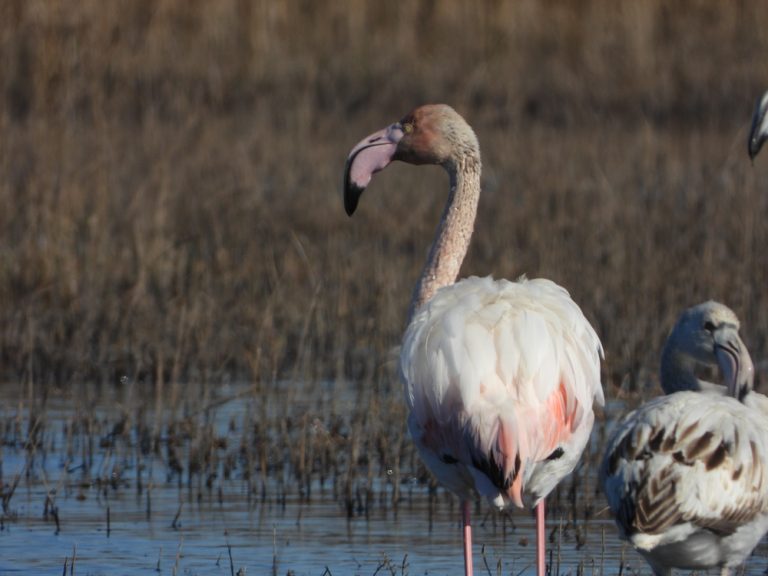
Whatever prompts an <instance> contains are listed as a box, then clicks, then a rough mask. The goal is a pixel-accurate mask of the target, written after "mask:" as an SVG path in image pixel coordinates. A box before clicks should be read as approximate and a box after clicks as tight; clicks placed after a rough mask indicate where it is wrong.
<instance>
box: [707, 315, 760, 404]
mask: <svg viewBox="0 0 768 576" xmlns="http://www.w3.org/2000/svg"><path fill="white" fill-rule="evenodd" d="M715 356H717V362H718V364H719V365H720V371H721V372H722V373H723V378H724V380H725V385H726V388H727V389H728V395H729V396H733V397H734V398H736V399H737V400H739V401H741V400H743V399H744V396H746V394H747V393H748V392H749V391H750V390H752V384H753V380H754V377H755V367H754V365H753V364H752V358H751V357H750V355H749V351H748V350H747V347H746V346H745V345H744V342H742V341H741V338H740V337H739V334H738V332H737V331H736V330H735V329H729V328H721V329H719V330H717V331H716V332H715Z"/></svg>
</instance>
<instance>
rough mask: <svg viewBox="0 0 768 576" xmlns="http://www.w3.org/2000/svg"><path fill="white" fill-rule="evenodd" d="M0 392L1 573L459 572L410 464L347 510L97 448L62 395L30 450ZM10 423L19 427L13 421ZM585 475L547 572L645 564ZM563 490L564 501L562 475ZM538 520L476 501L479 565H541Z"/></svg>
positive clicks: (455, 553) (326, 497) (283, 480)
mask: <svg viewBox="0 0 768 576" xmlns="http://www.w3.org/2000/svg"><path fill="white" fill-rule="evenodd" d="M228 392H229V393H230V394H231V397H232V398H233V399H232V400H231V401H223V402H220V403H218V404H217V409H216V411H215V414H214V415H213V417H212V418H213V421H212V424H213V427H214V428H216V429H217V430H218V431H219V432H220V433H222V434H224V435H228V436H229V438H230V442H233V443H235V442H237V439H238V438H237V437H238V432H237V427H235V429H234V430H233V429H232V426H231V424H229V423H231V422H232V419H233V417H237V415H238V414H240V413H241V412H243V411H244V410H247V409H249V406H248V405H247V403H245V402H244V401H243V400H241V399H239V398H241V396H240V394H239V393H237V391H236V390H235V391H234V393H233V390H231V389H230V390H229V391H228ZM0 399H1V400H2V404H1V406H2V414H0V416H2V417H3V446H2V484H3V491H4V493H5V494H6V495H7V494H8V493H9V488H10V486H11V485H12V484H13V483H14V481H15V480H16V479H17V478H18V484H17V487H16V490H15V492H14V493H13V495H12V497H11V498H10V499H9V500H8V502H7V507H6V508H5V509H4V510H3V512H2V529H0V575H2V574H20V573H24V574H61V573H62V572H63V569H64V566H65V562H66V564H67V566H70V567H71V565H72V562H73V558H74V564H75V570H74V573H76V574H79V575H84V574H92V575H101V574H104V575H117V574H158V573H161V574H224V575H228V574H236V573H238V571H239V570H242V572H241V573H243V574H276V575H277V574H279V575H287V574H293V575H296V576H298V575H316V576H320V575H323V574H332V575H337V576H338V575H346V574H350V575H358V574H359V575H361V576H367V575H373V574H387V575H391V574H398V575H404V574H411V575H416V574H455V573H459V572H461V568H462V555H461V529H460V525H459V522H458V506H457V503H456V501H455V500H454V499H453V498H452V497H451V496H449V495H447V494H445V493H444V492H442V491H438V492H437V494H436V495H433V498H431V499H430V495H429V491H428V489H427V488H426V487H424V486H423V485H419V484H418V483H417V482H416V481H415V479H413V478H410V479H409V476H408V473H407V471H406V472H404V474H403V476H404V478H405V479H406V480H405V481H404V483H403V484H402V486H401V493H402V497H403V499H402V501H401V503H400V505H399V506H398V507H397V509H394V508H393V507H392V505H391V503H390V502H391V498H390V495H391V489H392V487H391V486H388V485H386V483H383V482H381V481H377V483H376V484H375V490H374V491H373V498H374V504H373V505H372V506H371V507H370V508H369V510H368V514H367V516H366V515H365V514H359V515H358V514H356V515H355V517H353V518H351V519H348V517H347V510H346V508H345V506H344V505H343V504H342V503H341V502H340V499H337V498H336V496H335V494H336V493H337V492H338V491H337V490H334V486H333V480H332V479H329V480H327V481H326V482H325V483H324V484H323V485H321V484H320V482H319V481H318V480H315V481H313V482H312V484H311V497H310V498H309V500H308V501H307V500H306V499H302V498H301V496H300V494H299V491H298V490H297V489H295V487H292V486H291V481H290V478H291V475H290V474H283V475H281V474H275V475H274V476H272V477H270V478H269V480H268V481H267V483H266V484H265V485H264V486H263V487H262V489H261V495H260V496H259V495H256V496H255V495H254V493H253V490H251V489H249V484H248V482H247V481H246V479H245V478H244V477H242V476H240V475H239V474H238V472H237V469H235V472H233V473H232V475H231V476H230V477H229V478H227V479H221V478H219V479H217V480H215V481H212V482H211V483H210V487H209V486H206V483H205V482H204V481H203V480H202V479H196V478H192V479H189V478H187V477H186V476H184V475H183V474H182V475H174V474H172V473H170V472H169V469H168V465H167V461H166V460H165V459H164V458H163V457H162V456H158V455H155V456H153V457H150V458H146V459H144V460H141V458H140V457H139V456H137V455H136V454H135V453H133V452H130V451H121V450H119V449H118V447H117V446H116V445H114V444H111V443H109V442H104V441H103V439H104V435H103V434H101V435H99V434H98V433H94V434H92V436H94V437H95V438H96V439H95V445H90V446H89V445H87V438H88V437H89V436H88V435H85V436H83V435H79V436H78V435H77V434H75V433H74V432H73V429H74V427H73V424H72V422H75V421H77V420H76V419H74V418H73V414H72V413H73V411H76V410H82V408H81V407H80V408H76V407H75V405H74V402H75V401H74V399H72V398H66V397H63V396H62V397H60V398H52V399H49V401H48V402H47V403H46V427H45V433H44V434H43V435H42V436H43V441H41V443H40V446H39V447H38V448H37V449H36V450H25V449H24V447H23V443H22V442H19V440H18V437H19V435H20V430H23V427H24V425H23V423H24V422H26V421H28V418H29V414H28V409H27V408H26V404H25V400H24V394H23V393H21V391H20V390H19V387H18V386H8V385H6V386H2V387H0ZM123 400H124V399H121V398H116V397H115V396H110V395H109V394H106V395H103V396H101V397H99V398H98V399H97V400H96V401H93V402H90V403H89V406H90V408H89V410H90V411H91V415H94V420H96V421H98V422H103V423H110V424H109V425H110V426H111V425H112V424H111V422H113V421H114V415H115V414H116V413H117V412H119V411H120V405H121V402H122V401H123ZM111 417H112V419H111V420H110V418H111ZM14 423H17V424H18V423H22V424H19V425H18V426H16V430H14V426H15V424H14ZM99 437H100V438H101V439H102V440H101V441H99ZM275 458H276V459H279V455H277V456H275ZM115 470H119V471H120V472H119V473H116V472H114V471H115ZM110 471H113V472H110ZM587 476H588V480H586V481H583V482H580V483H578V485H577V488H578V489H579V490H581V491H583V492H584V493H580V494H578V498H579V500H580V501H586V502H588V505H589V507H591V509H592V510H594V511H595V512H597V514H594V515H591V516H590V519H589V520H587V521H583V520H578V521H577V522H576V523H575V524H572V523H569V521H568V520H569V516H570V512H569V507H568V506H567V505H565V504H562V505H561V506H558V505H557V499H556V498H555V499H553V505H552V507H551V510H550V513H549V515H548V524H549V526H548V529H549V530H551V531H552V542H553V543H552V544H551V545H550V547H549V549H550V551H551V552H550V553H551V556H550V559H551V565H552V568H553V573H557V574H580V573H581V574H618V573H628V574H633V573H642V574H650V571H649V570H648V569H647V567H646V565H645V564H644V562H643V560H642V559H641V558H640V557H639V556H637V555H636V554H635V553H634V552H633V551H632V550H631V549H629V548H627V547H626V546H624V545H623V544H622V543H621V542H620V541H619V540H618V539H617V537H616V534H615V529H614V526H613V523H612V521H610V519H609V518H608V516H607V514H605V512H603V513H600V512H599V511H600V510H601V509H603V508H604V506H605V505H604V502H603V500H602V499H601V497H600V495H596V494H594V486H595V483H594V478H593V476H592V475H591V474H587ZM564 486H565V488H564V489H563V490H562V491H561V497H562V498H563V500H564V499H565V496H564V493H565V492H566V491H567V488H568V481H566V482H565V483H564ZM587 491H588V492H589V493H586V492H587ZM48 495H50V496H51V501H52V502H53V504H52V506H55V508H56V511H57V513H58V520H59V524H58V530H57V525H56V521H55V518H54V517H53V515H52V514H51V513H50V508H52V506H47V504H46V500H47V496H48ZM249 495H250V497H249ZM430 502H431V504H430ZM46 507H48V508H49V513H48V514H47V515H46ZM582 508H583V506H582ZM108 515H109V524H108V519H107V516H108ZM533 528H534V524H533V518H532V516H531V515H530V514H529V513H527V512H517V513H515V514H514V515H512V516H511V517H503V516H501V515H499V514H496V513H489V512H488V510H487V508H486V507H485V506H484V505H482V504H480V505H479V506H478V508H477V509H476V511H475V517H474V530H475V532H474V534H475V549H474V552H475V571H476V574H497V573H501V574H513V575H518V574H521V575H525V574H533V573H534V567H533V562H534V542H535V540H534V531H533ZM766 554H767V551H766V549H765V547H761V548H759V549H758V551H757V552H756V554H755V556H753V558H752V559H751V560H750V561H749V563H748V564H747V567H746V570H745V573H747V574H763V573H765V571H766V567H767V566H768V559H767V558H766ZM499 569H500V571H499Z"/></svg>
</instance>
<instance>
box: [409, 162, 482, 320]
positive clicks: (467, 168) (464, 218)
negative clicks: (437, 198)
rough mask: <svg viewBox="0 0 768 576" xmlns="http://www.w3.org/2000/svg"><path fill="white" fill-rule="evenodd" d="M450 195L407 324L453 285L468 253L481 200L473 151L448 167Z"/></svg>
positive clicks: (478, 169) (478, 172)
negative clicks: (425, 304) (434, 298)
mask: <svg viewBox="0 0 768 576" xmlns="http://www.w3.org/2000/svg"><path fill="white" fill-rule="evenodd" d="M446 170H447V171H448V174H449V176H450V182H451V191H450V194H449V196H448V201H447V202H446V204H445V209H444V210H443V216H442V218H441V219H440V224H439V225H438V227H437V233H436V234H435V240H434V242H433V243H432V248H431V249H430V251H429V257H428V258H427V262H426V264H425V265H424V269H423V271H422V273H421V278H419V281H418V283H417V284H416V289H415V290H414V293H413V298H412V300H411V305H410V308H409V310H408V322H409V323H410V321H411V320H412V319H413V316H414V314H415V313H416V311H417V310H418V309H419V308H420V307H421V305H422V304H424V303H426V302H428V301H429V300H430V298H432V296H434V295H435V292H437V290H438V289H440V288H442V287H443V286H447V285H449V284H453V283H454V282H455V281H456V278H457V277H458V275H459V270H460V269H461V263H462V261H463V260H464V256H466V254H467V250H468V249H469V242H470V240H471V239H472V231H473V229H474V224H475V216H476V214H477V201H478V199H479V198H480V170H481V163H480V156H479V154H478V153H477V152H475V151H472V152H471V153H467V154H465V155H463V156H461V157H459V158H458V159H457V160H456V161H455V162H454V163H452V164H450V165H448V166H447V167H446Z"/></svg>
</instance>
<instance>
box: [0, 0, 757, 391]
mask: <svg viewBox="0 0 768 576" xmlns="http://www.w3.org/2000/svg"><path fill="white" fill-rule="evenodd" d="M767 20H768V7H767V6H763V5H762V4H760V3H750V2H728V3H722V2H717V1H715V0H711V1H686V2H678V3H674V4H672V5H670V4H668V3H666V2H662V1H661V0H657V1H651V2H642V3H636V2H623V3H616V2H608V1H605V2H603V1H599V0H593V1H590V2H565V1H548V2H537V1H533V0H530V1H524V2H498V1H491V0H489V1H487V2H483V3H480V4H477V3H464V2H458V1H452V0H448V1H445V2H431V1H428V0H422V1H416V2H405V3H381V2H375V1H357V0H339V1H337V2H320V3H315V2H299V1H295V2H247V1H242V0H222V1H217V2H201V1H186V0H185V1H179V0H142V1H137V2H116V3H111V5H110V7H109V9H107V7H105V6H104V4H103V3H102V2H98V1H95V0H89V1H84V2H78V3H74V4H72V3H63V2H54V1H29V0H12V1H10V2H5V3H3V6H2V8H0V54H1V56H0V59H1V60H2V70H3V73H2V76H0V102H2V105H1V106H0V111H1V112H0V128H1V129H2V138H0V205H2V211H0V302H1V303H2V305H1V306H0V325H1V326H2V328H1V329H0V374H1V375H2V378H3V379H5V380H6V381H8V380H12V381H25V382H27V381H34V382H37V383H42V384H55V385H58V386H66V385H67V384H68V383H70V382H78V381H83V380H92V381H93V380H95V381H98V382H117V381H118V380H119V378H120V377H122V376H127V377H128V378H130V379H132V380H133V379H136V380H139V379H143V380H145V381H154V382H156V381H158V380H160V379H163V380H165V381H172V382H185V381H189V380H195V379H197V380H208V381H214V382H215V381H217V380H220V379H221V378H224V377H234V378H245V379H252V380H254V381H257V382H274V381H276V380H279V379H295V378H301V379H303V380H305V381H308V382H311V381H317V380H321V379H344V378H346V379H348V380H351V381H354V382H356V383H358V384H359V383H363V384H364V385H370V384H371V382H372V380H375V379H378V378H380V379H381V380H389V379H391V373H390V372H389V369H388V367H387V368H386V370H385V371H384V372H385V373H384V372H382V371H381V367H382V366H387V360H388V358H389V354H390V349H391V347H393V346H395V345H396V344H397V343H398V341H399V336H400V333H401V330H402V326H403V318H404V313H405V309H406V306H407V302H408V299H409V296H410V290H411V286H412V284H413V283H414V281H415V278H416V276H417V274H418V270H419V266H420V265H421V261H422V258H423V257H424V255H425V250H426V248H427V245H428V242H429V240H430V238H431V234H432V231H433V227H434V224H435V222H436V220H437V217H438V213H439V205H440V204H441V202H442V201H443V200H444V196H443V195H442V190H443V188H444V187H445V181H444V175H443V174H442V173H441V172H440V171H439V170H438V169H435V170H432V171H430V170H426V171H415V170H411V169H409V168H406V167H398V168H397V169H392V170H390V171H388V172H387V173H386V174H385V175H383V176H382V177H380V179H379V180H378V181H377V182H376V183H375V185H374V186H373V187H372V189H371V190H369V191H368V192H367V193H366V195H365V197H364V198H363V205H362V208H361V210H360V211H359V215H356V217H355V219H353V220H352V221H349V220H348V219H347V218H346V216H345V215H344V214H343V210H342V207H341V201H340V190H339V188H340V179H341V170H342V167H343V162H344V158H345V154H346V152H347V150H348V149H349V147H350V146H351V145H352V144H354V143H355V142H356V141H357V139H358V138H360V137H361V136H363V135H365V134H367V133H368V132H369V131H371V130H372V129H375V128H377V127H380V126H382V125H384V124H385V123H387V122H390V121H392V120H394V119H397V118H398V117H400V116H401V115H402V114H404V113H405V112H407V111H408V110H409V109H410V108H411V107H413V106H414V105H417V104H420V103H423V102H426V101H445V102H448V103H450V104H452V105H453V106H454V107H456V108H457V109H458V110H459V111H460V112H462V113H463V114H464V115H465V116H466V117H467V118H468V119H469V121H470V123H471V124H473V126H474V127H475V128H476V130H477V132H478V135H479V138H480V141H481V146H482V149H483V154H484V167H485V173H484V190H485V192H484V197H483V198H482V200H481V207H480V214H479V220H478V225H477V233H476V238H475V242H474V244H473V247H472V249H471V252H470V255H469V257H468V260H467V262H466V263H465V266H464V273H465V274H488V273H492V274H494V275H495V276H504V277H508V278H513V277H515V276H517V275H519V274H522V273H526V274H528V275H529V276H547V277H550V278H552V279H554V280H556V281H558V282H560V283H562V284H563V285H565V286H566V287H568V288H569V290H570V291H571V293H572V295H573V296H574V298H575V299H576V300H577V301H578V302H579V303H580V304H581V305H582V307H583V308H584V310H585V312H586V314H587V316H588V317H589V318H590V319H592V320H593V321H594V323H595V325H596V327H597V328H598V332H599V333H600V335H601V336H602V339H603V342H604V344H605V347H606V354H607V358H606V376H607V382H608V383H609V385H614V384H619V383H621V382H623V381H627V382H632V383H635V382H640V383H641V384H643V385H644V384H645V383H646V382H647V381H649V380H648V379H649V378H653V375H654V374H655V370H656V365H657V361H658V351H659V346H660V344H661V342H662V340H663V338H664V336H665V332H666V330H667V329H668V327H669V326H670V325H671V323H672V320H673V319H674V317H675V315H676V314H677V312H678V311H679V310H680V309H681V308H682V307H684V306H687V305H690V304H692V303H694V302H697V301H700V300H703V299H707V298H717V299H720V300H723V301H724V302H726V303H728V304H729V305H730V306H732V307H733V308H734V309H735V310H736V311H737V312H738V313H739V314H740V315H741V316H742V317H743V319H744V321H745V325H746V326H745V333H746V341H747V343H748V344H749V345H750V346H751V348H752V350H753V351H754V355H755V357H756V358H757V359H761V358H763V357H765V355H766V348H767V347H768V301H767V298H766V292H765V290H764V287H765V286H767V285H768V282H767V281H766V280H767V278H766V270H768V266H767V265H768V251H766V250H765V249H764V247H765V246H767V245H768V242H767V240H768V227H766V226H765V225H764V224H763V221H764V214H765V213H766V198H765V189H766V188H767V187H768V170H767V169H766V168H765V166H764V164H765V163H764V162H763V160H764V159H762V158H758V161H757V166H756V167H754V168H753V167H752V166H751V165H750V163H749V161H748V160H747V157H746V152H745V144H744V143H745V139H746V132H745V131H746V127H747V124H748V120H749V115H750V112H751V107H752V104H753V102H754V99H755V97H756V96H757V94H758V93H759V92H760V91H762V90H763V89H764V88H765V87H766V86H768V81H766V77H768V75H767V74H766V72H768V70H766V68H765V64H764V62H765V60H766V59H765V58H762V55H764V54H765V53H766V49H768V36H766V35H765V34H764V31H763V30H762V27H761V24H760V23H764V22H766V21H767ZM651 382H652V380H651Z"/></svg>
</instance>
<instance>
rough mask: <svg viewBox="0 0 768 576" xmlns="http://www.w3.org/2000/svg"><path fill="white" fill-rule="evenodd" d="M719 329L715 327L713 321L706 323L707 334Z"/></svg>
mask: <svg viewBox="0 0 768 576" xmlns="http://www.w3.org/2000/svg"><path fill="white" fill-rule="evenodd" d="M716 328H717V327H716V326H715V325H714V323H713V322H712V321H711V320H707V321H706V322H705V323H704V330H706V331H707V332H714V331H715V329H716Z"/></svg>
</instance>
